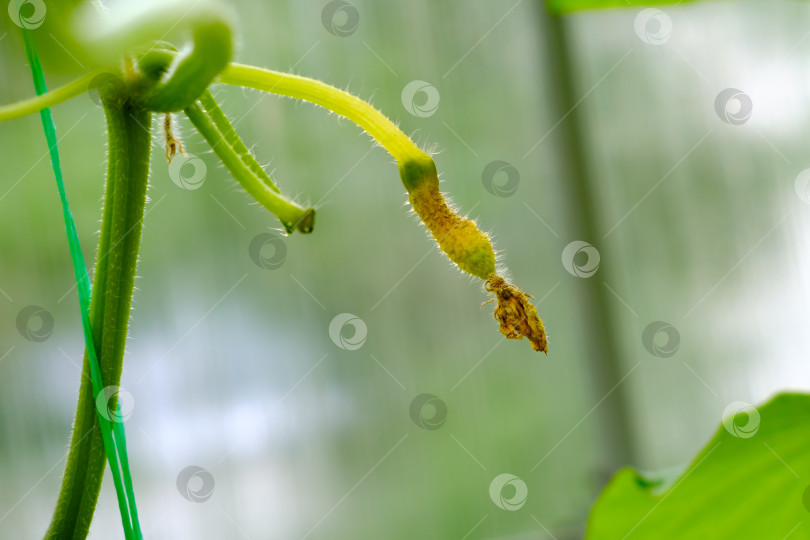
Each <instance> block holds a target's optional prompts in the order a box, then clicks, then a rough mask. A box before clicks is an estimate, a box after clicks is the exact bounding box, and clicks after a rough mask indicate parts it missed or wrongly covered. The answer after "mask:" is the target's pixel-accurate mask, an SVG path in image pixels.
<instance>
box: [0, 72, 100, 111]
mask: <svg viewBox="0 0 810 540" xmlns="http://www.w3.org/2000/svg"><path fill="white" fill-rule="evenodd" d="M99 73H100V72H98V71H91V72H90V73H87V74H86V75H84V76H82V77H79V78H78V79H76V80H75V81H72V82H69V83H67V84H66V85H64V86H60V87H59V88H57V89H56V90H51V91H50V92H45V93H44V94H41V95H39V96H37V97H33V98H30V99H26V100H24V101H18V102H17V103H12V104H10V105H0V122H5V121H6V120H14V119H15V118H21V117H23V116H26V115H29V114H34V113H38V112H40V111H42V110H44V109H48V108H50V107H53V106H54V105H59V104H60V103H64V102H65V101H67V100H69V99H73V98H74V97H76V96H78V95H80V94H82V93H84V92H86V91H87V90H88V89H89V88H90V84H91V82H92V81H93V78H94V77H96V76H97V75H98V74H99Z"/></svg>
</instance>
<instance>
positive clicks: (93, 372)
mask: <svg viewBox="0 0 810 540" xmlns="http://www.w3.org/2000/svg"><path fill="white" fill-rule="evenodd" d="M23 39H24V42H25V53H26V55H27V57H28V63H29V65H30V67H31V74H32V75H33V79H34V89H35V90H36V93H37V95H41V94H44V93H45V92H47V88H46V85H45V76H44V74H43V71H42V65H41V64H40V61H39V54H38V52H37V47H36V43H35V42H34V36H33V34H32V32H31V31H30V30H28V29H26V28H23ZM40 116H41V118H42V128H43V130H44V131H45V139H46V140H47V142H48V151H49V152H50V156H51V166H52V168H53V172H54V176H55V177H56V187H57V189H58V190H59V198H60V200H61V202H62V215H63V217H64V220H65V230H66V232H67V239H68V246H69V248H70V257H71V260H72V263H73V274H74V276H75V278H76V284H77V285H78V293H79V308H80V311H81V320H82V329H83V330H84V343H85V346H86V347H87V357H88V362H89V364H90V376H91V382H92V386H93V395H94V396H95V397H96V398H97V397H98V395H99V393H101V392H103V391H104V383H103V381H102V379H101V370H100V368H99V364H98V357H97V354H96V348H95V344H94V342H93V332H92V329H91V327H90V297H91V287H90V277H89V276H88V274H87V265H86V264H85V262H84V257H83V256H82V251H81V246H80V245H79V237H78V235H77V234H76V223H75V222H74V220H73V214H72V213H71V211H70V206H69V205H68V200H67V194H66V192H65V185H64V182H63V179H62V168H61V165H60V162H59V149H58V147H57V138H56V125H55V124H54V121H53V116H52V115H51V110H50V109H43V110H42V111H40ZM94 402H95V400H94ZM97 409H98V407H97ZM97 412H98V422H99V425H100V427H101V436H102V439H103V441H104V451H105V453H106V454H107V461H108V462H109V463H110V471H111V472H112V476H113V482H114V483H115V491H116V493H117V495H118V507H119V509H120V511H121V522H122V524H123V527H124V535H125V537H126V538H127V540H130V539H132V540H140V539H141V538H143V536H142V534H141V530H140V524H139V522H138V509H137V506H136V504H135V492H134V490H133V487H132V476H131V474H130V470H129V458H128V457H127V448H126V437H125V435H124V424H123V423H122V422H121V421H112V422H111V421H110V420H109V419H108V418H106V417H105V416H103V415H102V412H101V411H100V410H97ZM115 417H116V418H117V419H120V418H121V404H120V403H117V404H116V414H115ZM122 472H123V474H122Z"/></svg>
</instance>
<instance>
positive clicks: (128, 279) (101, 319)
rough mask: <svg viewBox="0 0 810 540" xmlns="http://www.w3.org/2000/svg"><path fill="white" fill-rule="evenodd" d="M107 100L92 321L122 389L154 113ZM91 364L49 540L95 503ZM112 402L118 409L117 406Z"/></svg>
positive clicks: (98, 465)
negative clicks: (104, 168) (104, 173)
mask: <svg viewBox="0 0 810 540" xmlns="http://www.w3.org/2000/svg"><path fill="white" fill-rule="evenodd" d="M102 103H103V105H104V111H105V114H106V118H107V133H108V139H109V164H108V172H107V186H106V192H105V197H104V213H103V217H102V225H101V236H100V238H99V244H98V251H97V254H96V270H95V275H94V278H93V295H92V299H91V302H90V320H91V325H92V328H93V340H94V342H95V346H96V350H97V351H98V353H99V355H98V356H99V364H100V368H101V376H102V380H103V381H104V384H105V385H106V386H117V385H118V384H119V381H120V379H121V370H122V365H123V358H124V348H125V345H126V337H127V326H128V323H129V315H130V308H131V302H132V293H133V291H134V288H135V270H136V267H137V262H138V249H139V246H140V239H141V229H142V222H143V214H144V208H145V205H146V187H147V181H148V177H149V156H150V150H151V133H150V131H149V127H150V124H151V118H152V115H151V113H149V112H147V111H144V110H143V109H141V108H139V107H134V106H133V105H132V104H131V103H130V102H129V101H128V100H127V99H126V98H125V97H124V96H122V95H107V96H103V97H102ZM89 369H90V368H89V365H88V361H87V355H86V353H85V360H84V369H83V371H82V382H81V387H80V389H79V401H78V405H77V409H76V420H75V423H74V428H73V435H72V438H71V442H70V452H69V454H68V459H67V464H66V466H65V475H64V478H63V480H62V488H61V491H60V494H59V500H58V502H57V505H56V509H55V511H54V515H53V519H52V521H51V525H50V528H49V529H48V532H47V533H46V538H52V539H57V538H59V539H62V538H73V539H81V538H85V537H86V536H87V533H88V531H89V528H90V523H91V521H92V519H93V512H94V510H95V507H96V502H97V500H98V494H99V490H100V488H101V481H102V478H103V475H104V466H105V462H106V455H105V451H104V445H103V441H102V435H101V430H100V427H99V419H98V413H97V411H96V403H95V399H94V395H93V388H92V385H91V382H90V372H89ZM111 401H112V400H111ZM109 406H110V407H111V408H112V409H113V410H114V407H115V403H114V402H111V403H110V404H109Z"/></svg>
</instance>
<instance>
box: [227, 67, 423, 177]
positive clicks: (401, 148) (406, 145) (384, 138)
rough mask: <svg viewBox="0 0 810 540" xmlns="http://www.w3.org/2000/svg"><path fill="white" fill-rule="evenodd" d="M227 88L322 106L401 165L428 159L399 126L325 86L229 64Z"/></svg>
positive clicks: (364, 105)
mask: <svg viewBox="0 0 810 540" xmlns="http://www.w3.org/2000/svg"><path fill="white" fill-rule="evenodd" d="M219 80H220V81H221V82H224V83H226V84H233V85H237V86H245V87H248V88H255V89H257V90H263V91H265V92H270V93H273V94H279V95H282V96H288V97H293V98H297V99H303V100H304V101H309V102H310V103H314V104H315V105H320V106H321V107H323V108H324V109H327V110H329V111H332V112H334V113H336V114H339V115H340V116H343V117H346V118H348V119H349V120H351V121H352V122H354V123H355V124H357V125H358V126H360V127H361V128H363V129H364V130H366V131H367V132H368V134H369V135H371V136H372V137H374V139H375V140H376V141H377V142H378V143H380V145H381V146H382V147H383V148H385V149H386V150H388V152H389V153H390V154H391V155H392V156H394V159H396V160H397V162H399V163H400V164H402V163H406V162H408V161H424V159H425V158H428V159H429V157H428V156H427V154H426V153H425V152H423V151H422V150H420V149H419V147H418V146H416V144H414V142H413V141H412V140H411V139H410V138H409V137H408V136H407V135H405V134H404V133H403V132H402V130H400V129H399V128H398V127H397V126H396V124H394V123H393V122H392V121H391V120H389V119H388V118H387V117H386V116H385V115H384V114H383V113H381V112H380V111H378V110H377V109H375V108H374V107H373V106H372V105H371V104H369V103H366V102H365V101H363V100H362V99H360V98H358V97H357V96H354V95H352V94H350V93H348V92H344V91H343V90H340V89H338V88H335V87H334V86H331V85H329V84H326V83H324V82H321V81H318V80H315V79H310V78H308V77H301V76H299V75H293V74H291V73H281V72H279V71H272V70H270V69H262V68H257V67H253V66H246V65H243V64H236V63H234V64H230V65H229V66H228V67H227V68H226V69H225V70H224V71H223V72H222V73H220V75H219Z"/></svg>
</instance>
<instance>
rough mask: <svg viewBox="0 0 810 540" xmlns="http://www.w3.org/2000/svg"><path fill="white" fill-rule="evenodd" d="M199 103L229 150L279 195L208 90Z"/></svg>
mask: <svg viewBox="0 0 810 540" xmlns="http://www.w3.org/2000/svg"><path fill="white" fill-rule="evenodd" d="M200 103H201V104H202V106H203V107H204V108H205V112H207V113H208V116H209V117H210V118H211V121H212V122H214V125H215V126H216V127H217V129H218V130H219V131H220V132H221V133H222V136H223V138H224V139H225V142H226V143H228V144H229V145H231V148H233V149H234V151H235V152H236V153H237V154H239V157H240V158H242V161H244V162H245V165H247V166H248V167H249V168H250V170H251V171H253V174H255V175H256V176H258V177H259V178H260V179H261V180H262V181H263V182H264V183H265V184H267V187H269V188H270V189H272V190H273V191H275V192H276V193H281V190H280V189H278V186H276V183H275V182H273V179H272V178H270V175H268V174H267V171H265V170H264V167H262V166H261V165H260V164H259V162H258V161H256V158H255V157H254V156H253V154H252V153H251V152H250V150H248V147H247V146H245V143H244V142H242V139H241V138H240V137H239V135H237V134H236V130H235V129H234V128H233V124H231V121H230V120H228V117H227V116H226V115H225V113H224V112H222V109H221V108H220V107H219V103H217V100H216V99H214V96H213V95H212V94H211V91H210V90H206V91H205V92H203V94H202V95H201V96H200Z"/></svg>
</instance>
